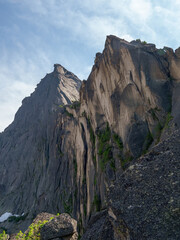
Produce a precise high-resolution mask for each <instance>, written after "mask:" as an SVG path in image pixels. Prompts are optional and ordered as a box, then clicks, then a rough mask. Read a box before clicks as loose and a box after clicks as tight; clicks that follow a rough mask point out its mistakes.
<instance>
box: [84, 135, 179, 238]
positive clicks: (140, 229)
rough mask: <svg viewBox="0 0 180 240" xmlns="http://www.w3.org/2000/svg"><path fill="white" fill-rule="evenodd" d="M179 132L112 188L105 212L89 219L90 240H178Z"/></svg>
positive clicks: (87, 236)
mask: <svg viewBox="0 0 180 240" xmlns="http://www.w3.org/2000/svg"><path fill="white" fill-rule="evenodd" d="M179 144H180V131H175V132H174V133H173V134H172V135H171V136H170V137H169V138H167V139H166V140H164V141H163V142H161V143H159V144H158V145H157V146H155V147H154V148H153V149H152V151H151V152H150V153H149V154H147V155H145V156H143V157H141V158H140V159H139V160H138V161H136V162H134V163H132V164H131V165H130V166H129V168H128V169H127V170H126V171H125V172H124V173H122V174H121V175H120V176H119V178H118V179H117V180H116V182H115V184H114V185H112V186H111V188H110V193H109V204H108V210H106V211H103V212H101V213H99V214H98V216H99V217H95V218H92V219H91V221H90V222H89V227H88V229H87V231H86V233H85V234H84V236H83V237H82V239H83V240H88V239H89V240H90V239H112V240H113V239H116V240H122V239H123V240H124V239H132V240H147V239H148V240H155V239H158V240H161V239H162V240H164V239H166V240H178V239H180V185H179V179H180V147H179V146H180V145H179Z"/></svg>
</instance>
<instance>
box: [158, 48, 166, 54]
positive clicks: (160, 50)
mask: <svg viewBox="0 0 180 240" xmlns="http://www.w3.org/2000/svg"><path fill="white" fill-rule="evenodd" d="M157 53H158V55H160V56H163V55H165V53H166V52H165V50H164V49H162V48H160V49H157Z"/></svg>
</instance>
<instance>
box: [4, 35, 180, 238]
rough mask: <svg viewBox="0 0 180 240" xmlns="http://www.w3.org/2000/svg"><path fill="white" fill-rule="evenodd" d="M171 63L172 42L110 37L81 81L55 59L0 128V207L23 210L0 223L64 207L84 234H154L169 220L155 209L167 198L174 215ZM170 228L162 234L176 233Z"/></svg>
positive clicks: (176, 58)
mask: <svg viewBox="0 0 180 240" xmlns="http://www.w3.org/2000/svg"><path fill="white" fill-rule="evenodd" d="M179 67H180V50H179V49H177V50H176V51H175V52H174V51H173V50H172V49H170V48H167V47H166V48H164V49H157V48H156V47H155V45H154V44H146V43H144V42H143V43H142V42H141V41H132V42H130V43H129V42H127V41H125V40H122V39H119V38H117V37H115V36H108V37H107V39H106V43H105V48H104V50H103V52H102V53H97V54H96V58H95V62H94V66H93V67H92V71H91V73H90V75H89V77H88V79H87V81H83V82H82V84H81V83H80V80H79V79H78V78H77V77H76V76H75V75H73V74H72V73H70V72H68V71H67V70H66V69H64V68H63V67H62V66H61V65H55V69H54V72H53V73H51V74H48V75H47V76H46V77H45V78H44V79H43V80H42V81H41V83H40V84H39V85H38V87H37V89H36V90H35V92H34V93H33V94H32V95H31V97H29V98H26V99H25V100H23V104H22V107H21V108H20V109H19V111H18V112H17V114H16V116H15V120H14V122H13V123H12V124H11V125H10V126H9V127H8V128H7V129H6V130H5V131H4V132H3V133H2V134H1V135H0V164H1V169H0V176H1V178H0V206H1V207H0V215H1V214H3V213H5V212H11V213H13V214H19V215H22V213H24V214H25V216H26V218H25V220H23V221H19V224H15V223H14V222H8V221H6V222H3V223H1V226H2V227H6V228H8V229H10V230H11V231H12V229H13V231H15V230H16V229H18V228H22V230H23V229H25V228H27V224H29V223H30V222H31V221H32V217H34V216H35V215H37V214H38V213H40V212H42V211H46V212H51V213H57V212H68V213H70V214H71V215H72V216H73V217H74V218H75V219H77V220H78V227H79V229H80V231H81V233H82V232H83V228H86V227H87V226H89V227H88V230H87V232H86V233H85V235H84V237H83V239H155V238H154V237H155V235H156V234H157V231H158V229H160V230H161V232H162V233H163V232H164V233H166V229H168V226H170V225H172V224H175V225H176V223H175V221H176V222H177V217H176V216H175V217H174V215H173V217H172V218H170V220H167V221H169V223H167V222H166V223H164V221H162V219H164V218H163V216H164V215H163V216H162V214H159V213H161V212H162V211H163V212H164V211H165V210H164V208H162V207H161V204H163V206H166V207H167V208H166V209H167V212H168V210H169V208H170V207H169V206H170V205H168V203H167V202H166V201H165V202H164V200H163V199H171V198H172V199H173V201H174V207H173V208H172V209H176V211H175V210H174V211H175V212H176V213H177V215H178V214H179V210H178V209H179V207H178V203H177V201H178V197H177V195H178V189H177V188H176V184H174V188H172V191H170V189H171V187H170V186H171V182H169V181H165V180H164V179H165V178H166V177H167V176H168V174H171V173H172V175H173V176H175V179H174V180H173V181H174V182H176V181H177V180H178V164H179V154H178V151H179V150H174V148H172V149H170V150H167V149H168V146H169V145H170V142H171V139H170V138H168V137H169V136H170V135H171V134H173V133H174V132H175V133H174V134H173V136H176V137H175V138H174V139H175V140H174V142H175V143H176V144H177V143H178V142H179V134H178V133H177V132H178V128H179V126H180V112H179V107H180V106H179V105H180V101H179V96H180V94H179V93H180V72H179V71H180V70H179V69H180V68H179ZM80 85H81V88H80ZM79 88H80V99H79V95H78V90H79ZM167 139H169V140H168V141H167ZM159 142H160V143H159ZM161 142H162V143H161ZM175 143H174V144H175ZM157 144H158V145H157ZM163 144H164V145H165V147H163V146H164V145H163ZM156 145H157V146H156ZM158 146H159V149H160V150H158V154H155V155H153V154H154V151H155V152H156V151H157V150H156V149H158ZM174 146H175V145H174ZM161 148H162V149H161ZM176 148H177V149H178V145H177V147H176ZM154 149H155V150H154ZM164 149H166V150H164ZM148 151H150V153H149V155H148V154H147V155H145V156H144V157H141V158H140V159H139V157H140V156H141V155H144V154H145V153H146V152H148ZM164 151H165V154H166V153H167V155H166V158H164V155H163V154H164V153H163V152H164ZM168 151H169V152H168ZM174 151H175V152H174ZM152 153H153V154H152ZM168 154H170V156H172V155H173V156H175V157H174V159H175V160H172V161H170V159H169V158H170V156H169V157H168ZM156 155H158V156H157V157H156ZM146 156H147V157H146ZM154 156H155V157H154ZM156 158H157V159H156ZM138 159H139V160H138ZM147 159H150V160H147ZM162 159H165V161H164V162H162ZM139 161H140V163H139ZM163 164H164V165H163ZM168 165H169V166H168ZM163 166H164V168H163ZM162 168H163V169H164V170H163V169H162ZM152 169H153V170H152ZM155 169H158V170H155ZM168 169H169V170H168ZM170 170H171V173H170V172H168V171H170ZM159 174H161V175H162V181H161V180H159V179H158V180H157V178H158V176H159ZM160 182H161V183H162V185H161V189H160V190H159V191H158V190H157V188H158V186H159V184H160ZM153 187H154V188H153ZM166 188H167V191H166ZM141 190H142V191H141ZM138 193H139V195H138ZM140 193H141V194H140ZM151 198H153V201H152V204H150V205H148V204H147V202H148V201H149V200H150V199H151ZM141 200H142V202H143V204H142V203H140V201H141ZM169 201H170V200H169ZM139 206H143V207H142V208H141V207H139ZM103 209H104V210H103ZM151 209H154V210H152V211H151ZM172 209H171V210H172ZM100 210H101V211H100ZM102 210H103V211H102ZM99 211H100V213H98V214H97V213H96V212H99ZM149 211H150V213H151V214H148V213H147V214H145V213H146V212H149ZM169 211H170V210H169ZM165 212H166V211H165ZM95 213H96V214H95ZM94 214H95V215H94ZM167 214H170V215H171V213H170V212H168V213H167ZM158 215H159V218H158V219H160V220H159V221H153V220H152V219H154V218H156V217H157V216H158ZM142 216H144V218H143V217H142ZM166 216H167V215H166ZM89 219H91V220H90V222H89ZM132 219H134V220H132ZM103 221H104V222H103ZM146 223H147V224H146ZM148 223H149V224H151V228H149V226H148ZM98 224H99V225H98ZM168 224H169V225H168ZM155 225H156V226H157V228H155V227H154V226H155ZM99 226H101V227H102V228H100V227H99ZM103 226H104V228H103ZM118 226H120V228H118ZM142 226H143V227H142ZM173 226H174V225H173ZM105 229H106V230H107V231H106V230H105ZM173 229H175V230H173V232H171V233H170V235H169V236H170V237H169V238H168V239H178V237H179V235H178V230H177V227H176V226H175V227H174V228H173ZM98 231H99V235H98V234H97V233H98ZM150 231H151V234H150ZM94 232H96V236H94V235H93V234H94ZM92 236H93V237H92ZM162 236H163V235H162ZM140 237H142V238H140ZM173 237H174V238H173ZM158 239H164V238H163V237H162V238H160V237H159V238H158Z"/></svg>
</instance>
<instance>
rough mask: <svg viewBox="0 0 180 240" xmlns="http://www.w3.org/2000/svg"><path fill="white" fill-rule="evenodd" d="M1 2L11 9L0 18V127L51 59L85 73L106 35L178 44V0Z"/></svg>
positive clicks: (11, 0)
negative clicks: (9, 12)
mask: <svg viewBox="0 0 180 240" xmlns="http://www.w3.org/2000/svg"><path fill="white" fill-rule="evenodd" d="M3 2H6V5H8V4H9V5H10V6H11V8H10V9H11V11H12V12H11V13H12V14H11V15H9V18H8V19H7V16H6V15H5V16H4V20H5V22H4V23H6V20H8V21H7V22H9V25H8V24H5V25H3V21H1V23H0V34H1V45H0V51H1V55H0V131H1V130H2V129H3V128H4V126H7V125H8V124H9V123H10V122H11V121H12V120H13V115H14V113H15V112H16V111H17V108H18V107H19V106H20V104H21V100H22V99H23V98H24V97H25V96H27V95H29V94H30V92H31V91H33V89H34V87H35V85H36V84H37V83H38V82H39V80H40V79H41V78H42V77H43V76H44V75H45V73H46V72H50V71H51V70H52V65H53V63H61V64H62V65H64V66H65V67H66V68H68V69H69V70H70V71H72V72H74V73H75V74H77V75H78V76H79V77H80V78H81V79H84V78H87V76H88V74H89V72H90V69H91V66H92V64H93V58H94V56H95V52H96V51H102V50H103V47H104V42H105V38H106V35H109V34H114V35H117V36H119V37H121V38H124V39H126V40H129V41H131V40H132V39H134V38H135V39H136V38H141V39H142V40H146V41H148V42H153V43H156V44H157V46H158V47H163V46H164V45H169V46H174V47H178V45H179V38H180V19H179V18H178V17H177V16H179V15H180V0H174V1H172V3H170V2H169V1H168V0H161V1H154V0H138V1H137V0H121V1H119V0H109V1H106V0H85V1H81V0H76V1H74V0H50V1H49V0H31V1H29V0H23V1H22V0H6V1H5V0H4V1H2V3H3ZM2 3H1V2H0V4H2ZM167 6H168V7H167ZM12 9H13V10H12Z"/></svg>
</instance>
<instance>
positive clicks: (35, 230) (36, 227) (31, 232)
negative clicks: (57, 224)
mask: <svg viewBox="0 0 180 240" xmlns="http://www.w3.org/2000/svg"><path fill="white" fill-rule="evenodd" d="M52 219H53V217H52V218H51V219H50V221H51V220H52ZM47 222H48V220H44V221H38V223H32V224H31V225H30V226H29V228H28V232H27V233H26V234H25V233H23V232H22V231H20V232H19V233H18V234H17V235H16V239H18V240H30V239H34V240H40V229H41V228H42V227H43V226H44V224H46V223H47Z"/></svg>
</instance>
